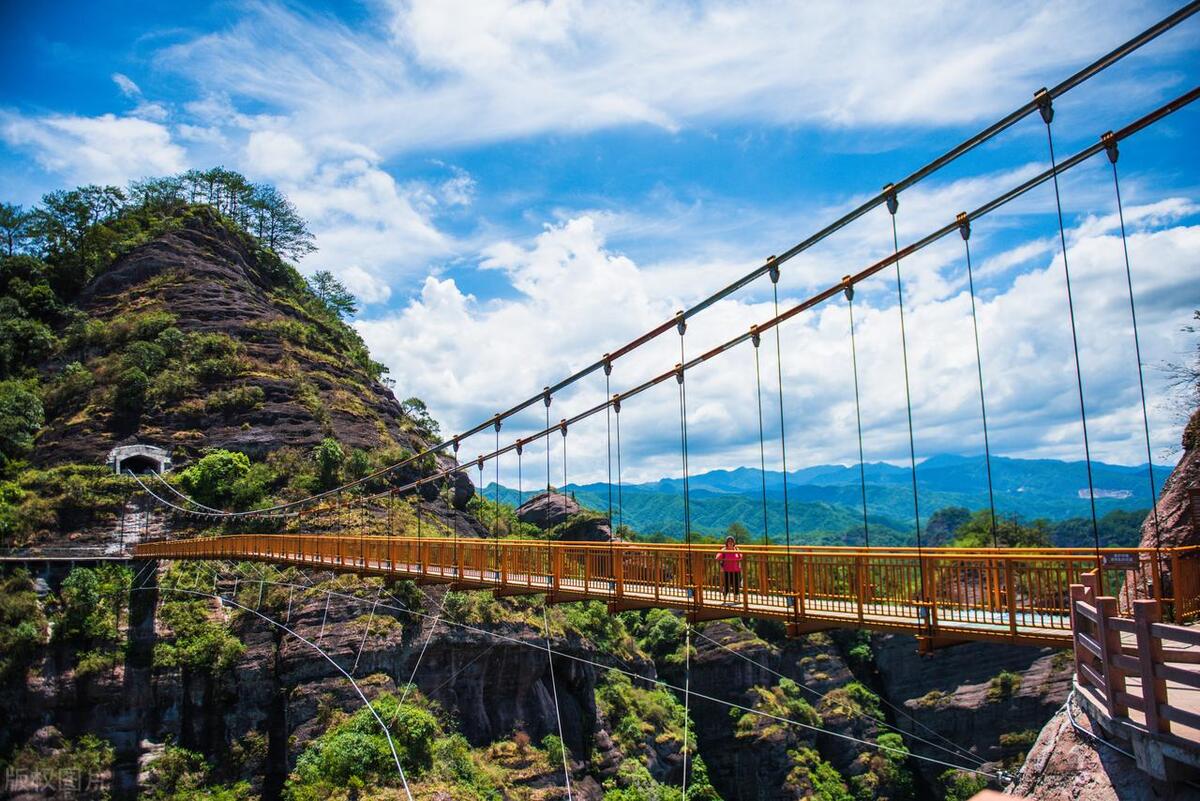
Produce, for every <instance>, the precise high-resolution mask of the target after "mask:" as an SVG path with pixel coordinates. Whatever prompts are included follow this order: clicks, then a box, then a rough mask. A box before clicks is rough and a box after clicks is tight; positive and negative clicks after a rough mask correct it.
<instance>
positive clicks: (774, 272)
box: [767, 256, 779, 284]
mask: <svg viewBox="0 0 1200 801" xmlns="http://www.w3.org/2000/svg"><path fill="white" fill-rule="evenodd" d="M767 272H768V274H769V275H770V276H771V283H772V284H778V283H779V262H777V261H776V260H775V257H774V256H767Z"/></svg>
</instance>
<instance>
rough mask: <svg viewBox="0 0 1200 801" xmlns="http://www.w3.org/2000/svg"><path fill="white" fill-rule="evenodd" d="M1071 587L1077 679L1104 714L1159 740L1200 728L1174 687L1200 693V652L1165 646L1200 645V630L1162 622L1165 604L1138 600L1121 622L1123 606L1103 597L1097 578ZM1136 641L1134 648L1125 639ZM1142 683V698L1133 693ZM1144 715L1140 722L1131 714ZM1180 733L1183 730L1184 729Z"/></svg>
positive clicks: (1092, 575)
mask: <svg viewBox="0 0 1200 801" xmlns="http://www.w3.org/2000/svg"><path fill="white" fill-rule="evenodd" d="M1083 582H1084V583H1082V584H1076V585H1073V586H1072V587H1071V620H1072V631H1073V639H1074V651H1075V679H1076V682H1077V683H1078V684H1079V686H1080V687H1081V688H1086V690H1087V693H1088V695H1089V697H1092V698H1093V699H1094V700H1096V701H1097V702H1098V703H1099V704H1100V705H1101V706H1102V707H1103V711H1104V713H1105V714H1106V715H1107V716H1108V717H1109V718H1110V719H1112V720H1115V721H1128V722H1130V723H1132V724H1133V725H1135V726H1141V727H1144V729H1145V731H1148V732H1150V733H1152V734H1154V735H1162V736H1177V735H1178V733H1179V732H1178V731H1177V730H1176V729H1175V728H1173V724H1178V725H1179V726H1184V727H1189V729H1190V730H1194V729H1195V728H1198V727H1200V714H1197V713H1196V711H1194V710H1190V709H1184V708H1183V707H1181V706H1180V705H1179V704H1177V703H1175V702H1174V699H1173V698H1172V695H1171V691H1170V685H1171V684H1175V685H1179V686H1180V687H1182V688H1190V689H1200V650H1188V649H1186V648H1184V649H1180V648H1167V647H1166V646H1165V645H1164V643H1165V642H1173V643H1182V644H1184V645H1185V646H1200V631H1197V630H1195V629H1191V628H1186V627H1184V626H1180V625H1175V624H1169V623H1163V622H1162V607H1163V604H1162V601H1160V600H1158V599H1156V598H1147V599H1136V600H1134V601H1133V602H1132V604H1131V608H1130V609H1129V610H1128V611H1129V612H1130V613H1132V619H1130V618H1128V617H1124V618H1122V617H1118V601H1117V599H1116V598H1114V597H1111V596H1102V595H1097V594H1096V593H1097V590H1098V588H1099V579H1098V577H1097V576H1096V574H1095V573H1090V574H1087V575H1085V576H1084V577H1083ZM1123 635H1124V636H1126V637H1129V636H1131V637H1132V638H1133V642H1132V645H1128V644H1125V643H1123V642H1122V636H1123ZM1131 678H1136V679H1137V680H1138V683H1139V684H1140V688H1141V689H1140V694H1135V693H1131V692H1129V690H1128V689H1127V684H1128V680H1129V679H1131ZM1130 709H1134V710H1137V711H1139V712H1141V713H1142V715H1143V717H1144V722H1142V721H1134V720H1132V719H1131V718H1130V716H1129V710H1130ZM1179 731H1182V729H1181V730H1179Z"/></svg>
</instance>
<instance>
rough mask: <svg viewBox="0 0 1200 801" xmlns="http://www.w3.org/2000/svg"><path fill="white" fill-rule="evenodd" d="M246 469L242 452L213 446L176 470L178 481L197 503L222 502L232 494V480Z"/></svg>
mask: <svg viewBox="0 0 1200 801" xmlns="http://www.w3.org/2000/svg"><path fill="white" fill-rule="evenodd" d="M249 472H250V458H249V457H248V456H246V454H244V453H238V452H236V451H226V450H214V451H210V452H209V453H207V454H205V455H204V456H203V457H202V458H201V459H200V460H199V461H198V462H196V463H195V464H193V465H190V466H189V467H188V468H187V469H185V470H184V471H183V472H181V473H180V474H179V482H180V483H181V484H182V485H183V488H184V489H185V490H187V491H188V493H190V494H191V495H192V497H194V498H195V499H196V500H198V501H200V503H203V504H206V505H208V506H223V505H225V504H227V503H229V501H230V500H231V499H232V497H233V486H234V483H235V482H236V481H237V480H238V479H240V478H242V477H244V476H245V475H246V474H247V473H249Z"/></svg>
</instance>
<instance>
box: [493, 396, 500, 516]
mask: <svg viewBox="0 0 1200 801" xmlns="http://www.w3.org/2000/svg"><path fill="white" fill-rule="evenodd" d="M495 428H496V465H495V466H496V486H495V488H494V489H493V490H492V506H494V507H495V508H494V509H492V536H493V537H495V538H496V539H497V540H499V539H500V415H496V422H495Z"/></svg>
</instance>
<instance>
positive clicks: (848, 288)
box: [842, 275, 871, 548]
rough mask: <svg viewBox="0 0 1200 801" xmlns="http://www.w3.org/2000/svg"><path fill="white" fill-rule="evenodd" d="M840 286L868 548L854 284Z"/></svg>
mask: <svg viewBox="0 0 1200 801" xmlns="http://www.w3.org/2000/svg"><path fill="white" fill-rule="evenodd" d="M842 286H843V288H842V292H843V293H844V294H845V296H846V308H847V309H849V310H850V368H851V370H852V371H853V373H854V422H855V423H856V424H857V426H858V478H859V486H860V487H861V489H862V512H863V546H864V547H866V548H870V547H871V528H870V524H869V523H867V464H866V461H865V460H864V457H863V433H862V403H861V402H860V401H859V394H858V342H857V341H856V340H855V335H854V284H852V283H850V276H848V275H847V276H845V277H844V278H843V279H842Z"/></svg>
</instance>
